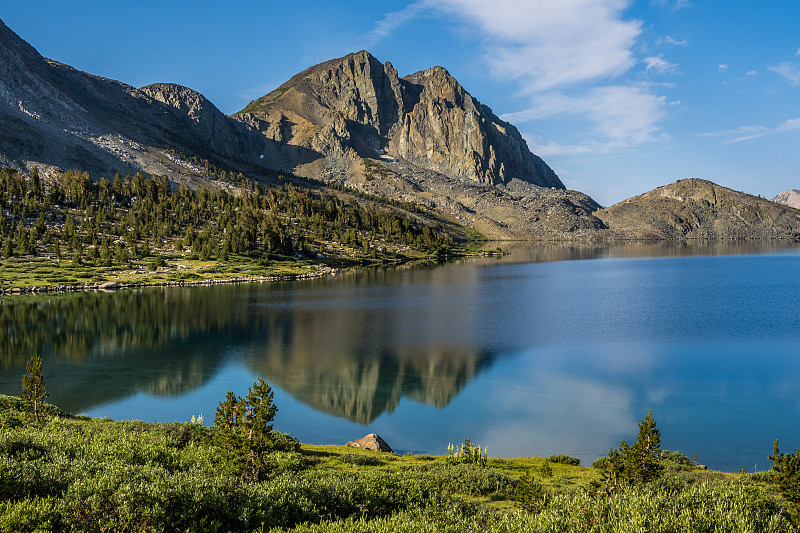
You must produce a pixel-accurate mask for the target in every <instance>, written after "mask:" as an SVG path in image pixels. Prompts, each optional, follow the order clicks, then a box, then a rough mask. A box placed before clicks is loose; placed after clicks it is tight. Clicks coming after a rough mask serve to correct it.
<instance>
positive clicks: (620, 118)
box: [501, 85, 666, 154]
mask: <svg viewBox="0 0 800 533" xmlns="http://www.w3.org/2000/svg"><path fill="white" fill-rule="evenodd" d="M534 103H535V107H532V108H530V109H526V110H525V111H520V112H517V113H508V114H506V115H503V116H502V117H501V118H503V120H507V121H509V122H528V121H530V120H534V119H542V118H548V117H552V116H555V115H569V116H580V117H584V118H586V119H588V120H589V121H590V122H591V123H592V124H594V132H593V133H594V134H595V135H597V136H598V137H599V138H600V139H599V140H587V141H584V143H582V144H581V145H580V146H572V147H569V146H565V145H561V144H558V143H553V142H546V143H534V144H536V145H537V146H539V151H540V152H542V153H545V152H547V151H549V152H550V153H551V154H552V153H585V152H590V151H599V152H608V151H611V150H614V149H622V148H628V147H631V146H635V145H638V144H642V143H646V142H652V141H655V140H657V139H658V138H659V137H658V136H657V135H656V133H657V131H658V126H657V123H658V121H659V120H661V119H662V118H664V115H665V111H664V107H665V104H666V98H665V97H663V96H657V95H655V94H652V93H651V92H650V91H649V88H648V87H647V86H623V85H614V86H606V87H596V88H594V89H592V90H591V91H590V92H589V93H588V94H586V95H584V96H580V97H569V96H566V95H563V94H560V93H549V94H544V95H539V96H536V97H535V98H534Z"/></svg>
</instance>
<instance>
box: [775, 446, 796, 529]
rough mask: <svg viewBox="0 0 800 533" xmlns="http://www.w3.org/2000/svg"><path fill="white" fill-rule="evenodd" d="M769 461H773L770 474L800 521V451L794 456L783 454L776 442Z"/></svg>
mask: <svg viewBox="0 0 800 533" xmlns="http://www.w3.org/2000/svg"><path fill="white" fill-rule="evenodd" d="M769 459H770V460H771V461H773V465H772V468H771V472H770V473H771V474H772V476H771V477H772V479H773V480H774V481H775V482H777V484H778V488H779V489H780V490H781V494H782V495H783V499H784V500H786V503H787V504H788V507H789V509H790V511H791V513H792V514H793V515H794V519H795V520H800V451H798V450H795V451H794V454H790V453H781V452H780V450H779V449H778V441H777V440H776V441H775V447H774V449H773V451H772V455H770V456H769Z"/></svg>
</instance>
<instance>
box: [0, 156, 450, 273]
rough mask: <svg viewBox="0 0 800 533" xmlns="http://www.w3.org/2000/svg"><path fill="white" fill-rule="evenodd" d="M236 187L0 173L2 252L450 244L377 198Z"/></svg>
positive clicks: (221, 256) (324, 249) (265, 251)
mask: <svg viewBox="0 0 800 533" xmlns="http://www.w3.org/2000/svg"><path fill="white" fill-rule="evenodd" d="M242 185H243V186H242V187H241V188H240V189H238V190H235V191H234V190H231V191H228V190H225V189H221V188H220V189H215V190H210V189H208V188H201V189H199V190H191V189H189V187H187V186H186V185H185V184H181V185H179V186H177V187H176V186H174V184H171V183H170V182H169V181H168V179H167V178H166V177H165V176H152V177H146V176H145V175H143V174H141V173H137V174H135V175H134V176H125V177H122V176H120V175H119V174H116V175H115V176H114V178H113V179H111V180H108V179H106V178H104V177H102V178H100V179H99V180H97V181H95V180H93V179H92V178H91V176H90V175H89V173H87V172H77V171H68V172H63V173H61V174H59V175H58V176H57V178H56V179H54V180H50V182H49V183H45V180H42V179H40V177H39V173H38V172H37V171H36V169H33V170H32V171H31V173H30V176H28V177H26V176H25V175H23V174H21V173H19V172H17V171H16V170H14V169H11V168H3V169H0V210H1V211H2V216H0V258H9V257H14V256H49V257H53V258H55V259H61V258H62V255H63V254H65V253H67V254H70V255H71V258H72V259H73V260H74V261H77V262H83V261H85V262H88V263H90V264H94V265H97V266H111V265H126V264H128V263H129V262H130V261H131V260H135V259H142V258H144V257H148V256H158V253H157V251H160V252H162V253H175V254H179V255H185V254H188V255H189V256H190V257H191V258H196V259H201V260H219V261H225V260H227V259H228V257H229V255H230V254H248V255H251V256H252V255H255V256H259V257H260V256H264V257H268V256H270V255H278V256H284V257H287V256H289V257H291V256H296V255H305V256H313V255H316V254H325V255H326V256H328V257H330V256H337V255H339V256H344V255H350V256H352V255H353V254H354V253H358V254H363V255H367V254H371V255H372V256H373V257H377V254H378V253H379V252H380V253H384V254H389V253H391V254H393V255H396V254H397V250H399V249H406V248H410V249H413V250H416V251H418V252H422V253H434V252H436V251H439V250H441V249H443V248H449V247H451V246H453V242H452V239H450V238H449V237H448V236H446V235H443V234H442V232H441V231H440V229H441V228H434V227H431V226H430V225H428V224H424V223H422V222H420V221H419V220H418V219H417V218H416V217H412V216H411V215H409V214H408V213H404V212H402V211H398V210H396V209H392V208H390V207H387V206H385V205H381V204H379V203H377V202H373V201H366V200H363V199H362V200H361V201H359V200H356V199H354V198H348V197H347V196H346V195H345V194H335V193H332V192H328V191H323V190H315V189H300V188H297V187H295V186H293V185H292V184H284V185H283V186H280V187H272V188H265V187H263V186H261V185H259V184H257V183H255V182H252V181H248V180H243V182H242Z"/></svg>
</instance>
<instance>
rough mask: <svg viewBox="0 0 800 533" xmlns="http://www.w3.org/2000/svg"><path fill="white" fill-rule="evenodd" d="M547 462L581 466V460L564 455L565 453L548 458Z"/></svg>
mask: <svg viewBox="0 0 800 533" xmlns="http://www.w3.org/2000/svg"><path fill="white" fill-rule="evenodd" d="M547 460H548V461H550V462H551V463H559V464H562V465H571V466H580V464H581V460H580V459H578V458H577V457H570V456H569V455H564V454H563V453H560V454H558V455H551V456H550V457H548V458H547Z"/></svg>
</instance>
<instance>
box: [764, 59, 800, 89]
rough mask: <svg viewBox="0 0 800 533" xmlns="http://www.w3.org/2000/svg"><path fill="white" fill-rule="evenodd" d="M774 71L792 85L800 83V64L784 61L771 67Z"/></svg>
mask: <svg viewBox="0 0 800 533" xmlns="http://www.w3.org/2000/svg"><path fill="white" fill-rule="evenodd" d="M769 69H770V70H771V71H772V72H775V73H777V74H779V75H781V76H783V77H784V78H785V79H786V81H788V82H789V83H791V84H792V85H800V64H798V63H795V62H792V61H784V62H783V63H781V64H779V65H776V66H774V67H769Z"/></svg>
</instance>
